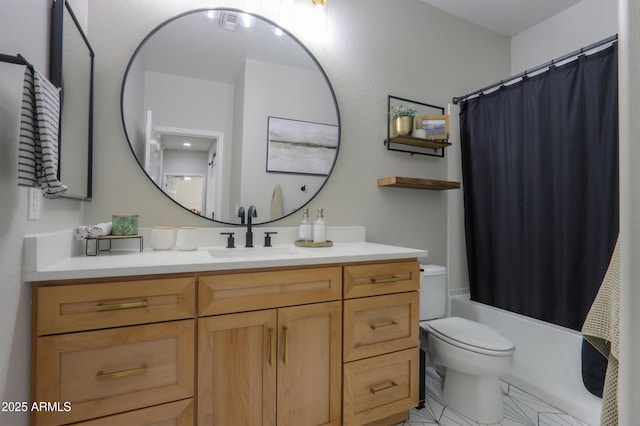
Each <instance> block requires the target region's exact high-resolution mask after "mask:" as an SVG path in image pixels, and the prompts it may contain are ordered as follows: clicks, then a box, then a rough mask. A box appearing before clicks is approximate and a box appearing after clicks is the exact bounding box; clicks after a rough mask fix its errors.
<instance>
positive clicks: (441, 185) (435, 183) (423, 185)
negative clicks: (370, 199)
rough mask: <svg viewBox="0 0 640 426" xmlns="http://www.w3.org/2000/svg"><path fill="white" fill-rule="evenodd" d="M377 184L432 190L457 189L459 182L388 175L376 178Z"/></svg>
mask: <svg viewBox="0 0 640 426" xmlns="http://www.w3.org/2000/svg"><path fill="white" fill-rule="evenodd" d="M378 186H388V187H392V188H413V189H430V190H434V191H443V190H447V189H459V188H460V182H452V181H447V180H435V179H418V178H410V177H400V176H390V177H386V178H380V179H378Z"/></svg>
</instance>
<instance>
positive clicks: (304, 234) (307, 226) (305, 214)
mask: <svg viewBox="0 0 640 426" xmlns="http://www.w3.org/2000/svg"><path fill="white" fill-rule="evenodd" d="M298 241H303V242H310V241H313V238H312V237H311V222H310V221H309V209H308V208H305V209H304V210H303V211H302V222H300V233H299V234H298Z"/></svg>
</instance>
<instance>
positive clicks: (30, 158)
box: [18, 67, 67, 198]
mask: <svg viewBox="0 0 640 426" xmlns="http://www.w3.org/2000/svg"><path fill="white" fill-rule="evenodd" d="M59 121H60V93H59V89H58V88H56V87H55V86H54V85H53V84H51V82H49V80H47V79H46V78H45V77H44V76H43V75H42V74H40V72H38V71H37V70H35V69H33V68H32V67H27V68H26V71H25V73H24V85H23V94H22V112H21V117H20V140H19V149H18V185H21V186H29V187H36V188H40V189H42V195H43V196H44V197H45V198H59V197H61V196H62V195H63V194H64V192H65V191H66V190H67V186H66V185H63V184H62V182H60V181H59V180H58V160H59V159H58V123H59Z"/></svg>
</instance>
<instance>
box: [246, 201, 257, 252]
mask: <svg viewBox="0 0 640 426" xmlns="http://www.w3.org/2000/svg"><path fill="white" fill-rule="evenodd" d="M253 217H258V212H256V206H250V207H249V210H247V238H246V241H245V244H244V246H245V247H253V231H252V230H251V218H253Z"/></svg>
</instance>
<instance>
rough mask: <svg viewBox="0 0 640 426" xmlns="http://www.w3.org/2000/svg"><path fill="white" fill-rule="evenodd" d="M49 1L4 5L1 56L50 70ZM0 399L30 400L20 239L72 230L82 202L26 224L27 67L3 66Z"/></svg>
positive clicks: (47, 206) (4, 421) (14, 419)
mask: <svg viewBox="0 0 640 426" xmlns="http://www.w3.org/2000/svg"><path fill="white" fill-rule="evenodd" d="M49 3H50V2H49V1H48V0H20V1H0V53H4V54H9V55H15V54H17V53H21V54H22V55H24V56H25V57H26V58H27V59H28V60H29V61H30V62H31V63H32V64H33V65H34V66H35V67H36V68H37V69H38V70H39V71H40V72H42V73H43V74H44V75H48V72H49V42H48V40H49V7H50V4H49ZM0 76H1V77H0V294H1V295H2V297H0V348H1V349H0V400H1V401H18V402H21V401H28V400H29V348H30V345H29V341H30V337H29V336H30V332H31V330H30V318H31V300H30V297H31V292H30V288H29V286H28V285H26V284H23V282H22V241H23V237H24V236H25V235H28V234H33V233H40V232H47V231H54V230H60V229H70V228H71V227H72V226H75V225H76V224H78V223H80V222H81V212H82V210H81V203H80V202H78V201H72V200H46V199H44V198H42V197H39V200H40V206H41V209H40V219H39V220H38V221H28V220H27V189H26V188H23V187H18V178H17V173H18V172H17V164H18V129H19V120H20V118H19V117H20V102H21V99H22V81H23V76H24V67H22V66H18V65H13V64H6V63H0ZM20 424H28V414H25V413H10V412H0V425H20Z"/></svg>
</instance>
